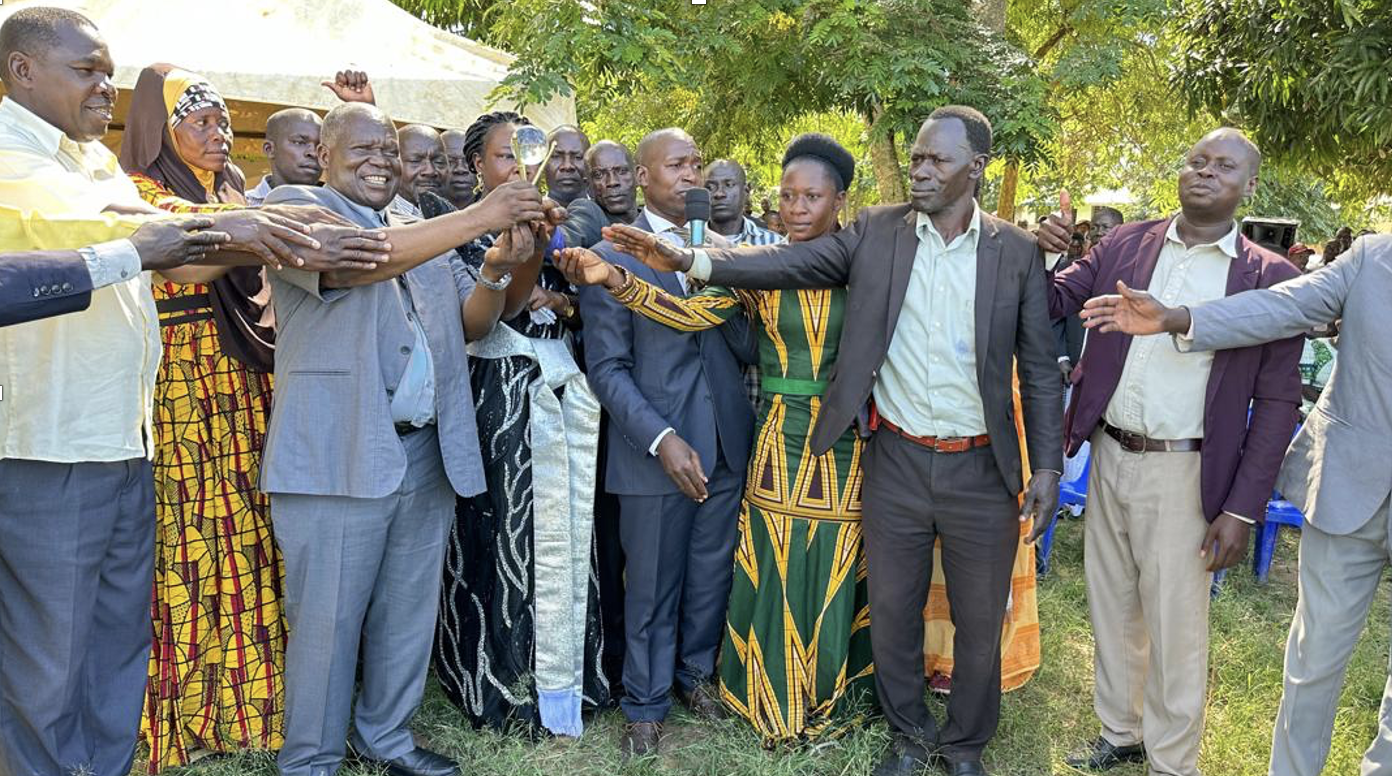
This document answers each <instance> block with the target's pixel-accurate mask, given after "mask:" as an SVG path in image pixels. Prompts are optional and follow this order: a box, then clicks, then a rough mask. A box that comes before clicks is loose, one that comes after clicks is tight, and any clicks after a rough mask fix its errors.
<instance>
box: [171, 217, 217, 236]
mask: <svg viewBox="0 0 1392 776" xmlns="http://www.w3.org/2000/svg"><path fill="white" fill-rule="evenodd" d="M174 225H175V226H176V227H178V228H180V229H182V230H184V231H185V232H195V231H198V230H200V229H208V228H211V227H212V225H213V219H211V218H209V217H208V216H193V217H191V218H185V219H181V220H179V221H176V222H175V223H174Z"/></svg>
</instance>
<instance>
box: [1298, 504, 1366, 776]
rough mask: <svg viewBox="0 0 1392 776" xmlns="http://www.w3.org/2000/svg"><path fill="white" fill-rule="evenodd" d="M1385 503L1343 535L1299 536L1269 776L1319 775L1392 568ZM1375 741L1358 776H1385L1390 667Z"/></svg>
mask: <svg viewBox="0 0 1392 776" xmlns="http://www.w3.org/2000/svg"><path fill="white" fill-rule="evenodd" d="M1389 531H1392V503H1388V502H1384V503H1383V505H1382V508H1381V509H1379V510H1378V511H1377V513H1376V514H1375V515H1374V516H1373V518H1372V519H1371V520H1369V521H1368V522H1367V523H1365V524H1364V525H1363V527H1362V528H1359V529H1358V530H1357V531H1354V532H1353V533H1351V534H1348V535H1345V536H1336V535H1334V534H1330V533H1325V532H1324V531H1321V530H1319V529H1318V528H1315V527H1314V526H1312V525H1310V524H1309V523H1306V524H1305V525H1304V526H1302V529H1301V534H1300V599H1299V601H1298V602H1297V603H1296V605H1295V619H1294V620H1293V621H1292V622H1291V630H1290V638H1289V640H1288V641H1287V642H1286V670H1285V686H1284V691H1283V692H1282V694H1281V708H1280V710H1279V711H1277V712H1276V726H1275V729H1274V731H1273V732H1272V737H1271V738H1272V740H1271V774H1272V776H1319V773H1320V772H1321V771H1323V770H1324V762H1325V759H1326V758H1328V757H1329V744H1330V740H1331V739H1332V738H1333V735H1334V713H1335V712H1336V711H1337V710H1338V708H1339V692H1340V691H1341V690H1342V689H1343V686H1344V672H1345V671H1346V670H1347V669H1348V661H1349V657H1350V656H1351V655H1352V654H1353V648H1354V647H1355V646H1356V645H1357V644H1358V637H1359V636H1360V635H1361V634H1362V633H1363V628H1364V626H1365V625H1366V624H1367V622H1368V607H1369V606H1371V605H1372V603H1373V598H1374V596H1375V595H1376V594H1377V586H1378V581H1379V580H1380V579H1382V574H1383V571H1384V570H1385V569H1386V568H1387V565H1388V563H1389V561H1392V541H1389V538H1388V534H1389ZM1388 672H1389V678H1388V682H1387V685H1386V687H1385V689H1384V690H1383V694H1382V711H1381V713H1380V714H1379V717H1378V730H1377V736H1376V737H1375V738H1374V739H1373V742H1372V744H1371V745H1370V746H1369V747H1368V751H1367V752H1366V753H1364V755H1363V765H1362V768H1361V769H1360V772H1361V773H1362V774H1363V776H1373V774H1380V775H1384V774H1392V666H1389V668H1388Z"/></svg>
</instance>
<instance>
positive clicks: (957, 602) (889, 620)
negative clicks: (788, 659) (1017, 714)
mask: <svg viewBox="0 0 1392 776" xmlns="http://www.w3.org/2000/svg"><path fill="white" fill-rule="evenodd" d="M864 460H865V464H864V466H865V484H864V487H863V490H862V493H863V497H862V498H863V501H864V515H863V517H862V518H861V522H862V525H863V530H864V535H865V560H866V565H867V568H868V572H869V577H868V578H867V585H868V586H869V590H870V645H871V650H872V651H873V656H874V658H875V689H876V691H877V692H878V693H879V696H880V705H881V707H883V709H884V714H885V719H886V720H887V721H888V722H889V725H890V727H891V728H893V729H894V731H895V732H896V733H899V734H901V735H904V736H907V737H910V738H915V739H919V740H921V741H923V742H924V743H928V744H933V743H937V744H941V745H942V747H943V753H944V754H946V755H947V756H948V757H950V758H952V759H954V760H965V759H973V758H977V757H980V756H981V752H982V750H984V749H985V748H986V744H987V743H988V742H990V740H991V738H992V737H993V736H994V735H995V733H996V726H997V725H998V724H999V722H1000V695H1001V654H1000V642H1001V628H1002V625H1003V624H1004V622H1005V605H1006V602H1007V601H1008V600H1009V598H1010V573H1011V569H1012V568H1013V567H1014V565H1015V551H1016V547H1017V545H1018V543H1019V540H1020V523H1019V517H1020V511H1019V508H1018V507H1017V506H1016V501H1015V496H1014V495H1012V494H1011V493H1010V491H1009V490H1008V489H1007V488H1006V486H1005V481H1004V480H1003V479H1002V478H1001V474H1000V470H999V469H998V468H997V467H996V460H995V456H993V455H992V453H991V449H990V448H989V447H981V448H977V449H975V450H970V451H968V452H965V453H935V452H933V451H931V450H929V449H927V448H925V447H922V446H919V445H916V444H914V443H913V442H909V441H907V440H905V439H903V438H901V437H899V436H896V435H895V434H893V433H891V432H889V431H879V432H876V433H875V435H874V436H872V437H871V438H870V443H869V445H868V446H867V448H866V453H865V459H864ZM938 537H941V538H942V562H943V576H944V577H946V579H947V600H948V606H949V607H950V608H951V610H952V624H953V626H954V627H955V629H956V632H955V634H954V635H953V638H952V655H953V658H954V663H953V667H952V695H951V696H950V697H949V699H948V702H947V720H946V722H944V723H943V726H942V727H941V728H939V727H938V725H937V723H936V721H935V720H934V719H933V717H932V715H931V714H930V713H929V712H928V706H927V704H926V703H925V702H924V678H923V607H924V606H925V605H927V603H928V585H929V583H930V581H931V580H932V578H933V543H934V542H935V541H936V540H937V539H938Z"/></svg>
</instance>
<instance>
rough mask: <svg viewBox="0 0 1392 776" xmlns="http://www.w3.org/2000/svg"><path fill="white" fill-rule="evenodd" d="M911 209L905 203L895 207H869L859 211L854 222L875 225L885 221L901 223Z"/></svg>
mask: <svg viewBox="0 0 1392 776" xmlns="http://www.w3.org/2000/svg"><path fill="white" fill-rule="evenodd" d="M911 209H912V208H911V207H910V205H909V204H908V203H907V202H901V203H899V204H897V205H871V206H870V207H867V208H862V209H861V211H860V213H859V214H858V215H857V216H856V221H858V222H859V221H864V222H866V223H877V224H878V223H883V222H885V221H896V220H898V221H902V220H904V219H905V218H908V216H909V211H910V210H911Z"/></svg>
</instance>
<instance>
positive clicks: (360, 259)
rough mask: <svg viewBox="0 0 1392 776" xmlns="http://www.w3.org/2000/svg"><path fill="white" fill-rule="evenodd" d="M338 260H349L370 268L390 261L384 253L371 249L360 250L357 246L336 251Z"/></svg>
mask: <svg viewBox="0 0 1392 776" xmlns="http://www.w3.org/2000/svg"><path fill="white" fill-rule="evenodd" d="M337 257H338V260H340V261H350V262H353V263H357V264H362V265H363V266H365V267H367V268H369V269H371V268H374V267H376V266H378V265H379V264H386V263H387V262H389V261H391V257H389V256H387V255H386V254H385V253H381V252H379V251H373V250H362V249H359V248H349V249H345V250H341V251H338V252H337Z"/></svg>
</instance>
